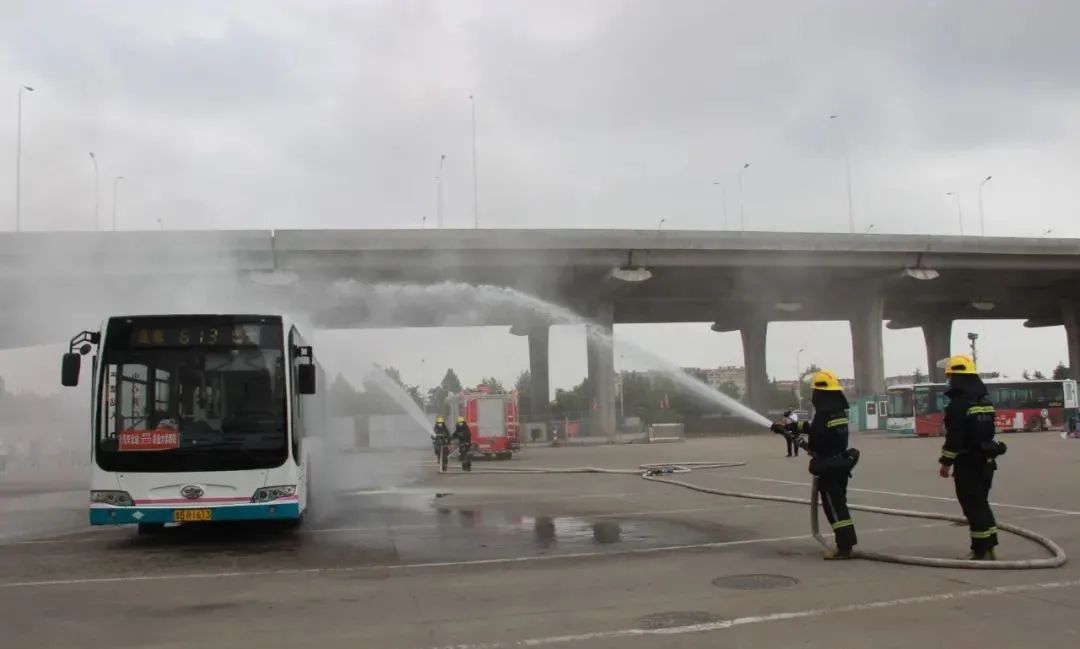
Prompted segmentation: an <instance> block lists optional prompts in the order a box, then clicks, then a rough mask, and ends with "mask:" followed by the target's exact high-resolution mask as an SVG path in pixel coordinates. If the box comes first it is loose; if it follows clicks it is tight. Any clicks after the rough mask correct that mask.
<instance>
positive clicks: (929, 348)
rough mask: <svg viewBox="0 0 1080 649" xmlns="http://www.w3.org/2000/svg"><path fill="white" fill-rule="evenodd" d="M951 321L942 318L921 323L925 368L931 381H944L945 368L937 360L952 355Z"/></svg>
mask: <svg viewBox="0 0 1080 649" xmlns="http://www.w3.org/2000/svg"><path fill="white" fill-rule="evenodd" d="M952 325H953V321H952V320H949V319H945V318H942V319H940V320H934V321H932V322H926V323H923V325H922V332H923V340H925V341H926V369H927V373H928V374H929V376H930V381H931V382H933V383H944V382H945V368H943V367H938V366H937V364H938V361H940V360H941V359H943V358H948V357H949V356H951V355H952V351H951V350H952Z"/></svg>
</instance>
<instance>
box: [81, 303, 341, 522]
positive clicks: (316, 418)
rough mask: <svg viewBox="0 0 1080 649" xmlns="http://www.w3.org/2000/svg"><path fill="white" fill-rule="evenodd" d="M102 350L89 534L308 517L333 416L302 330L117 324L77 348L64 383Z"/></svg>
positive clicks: (259, 319) (142, 319)
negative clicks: (112, 528)
mask: <svg viewBox="0 0 1080 649" xmlns="http://www.w3.org/2000/svg"><path fill="white" fill-rule="evenodd" d="M95 347H96V350H95ZM94 351H96V353H95V354H94V355H93V357H92V358H93V372H92V380H91V391H92V406H91V422H92V423H91V430H92V438H93V442H92V444H91V447H90V448H91V450H90V453H91V463H90V466H91V470H90V523H91V524H92V525H130V524H134V525H137V526H138V529H139V532H140V533H144V532H150V531H154V530H158V529H161V528H162V527H164V526H165V525H166V524H167V523H192V522H213V521H237V520H258V519H267V520H277V521H282V522H283V523H286V524H299V523H300V522H301V521H302V520H303V518H304V514H305V512H306V511H307V509H308V505H309V503H310V495H311V489H310V485H311V464H312V460H313V459H314V458H315V456H316V451H317V450H318V449H319V444H320V441H319V437H320V431H321V430H322V428H323V426H324V424H325V417H326V412H325V407H324V401H322V400H320V399H319V398H318V397H316V396H315V393H316V383H318V382H320V381H319V380H318V379H317V376H318V375H319V374H321V370H320V368H319V367H318V365H317V364H316V363H315V358H314V354H313V353H312V349H311V347H310V346H308V345H307V343H306V342H305V341H304V339H303V338H302V337H301V336H300V333H299V332H298V331H297V329H296V327H295V326H292V325H291V324H290V323H289V322H288V321H287V320H286V319H285V318H283V317H281V316H273V315H164V316H130V317H113V318H109V319H108V320H107V321H106V322H105V323H104V324H103V325H102V327H101V330H100V331H84V332H82V333H80V334H79V335H78V336H76V337H75V338H73V339H72V341H71V350H70V352H69V353H67V354H65V355H64V362H63V371H62V374H63V376H62V383H63V384H64V385H65V386H75V385H77V384H78V382H79V372H80V366H81V362H80V361H81V356H85V355H87V354H90V353H91V352H94Z"/></svg>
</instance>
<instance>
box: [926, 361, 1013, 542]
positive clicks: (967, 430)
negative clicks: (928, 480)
mask: <svg viewBox="0 0 1080 649" xmlns="http://www.w3.org/2000/svg"><path fill="white" fill-rule="evenodd" d="M945 376H946V377H947V378H948V381H949V389H948V390H946V392H945V396H947V397H949V405H947V406H945V444H944V446H942V447H941V458H940V459H939V460H938V462H939V464H940V465H941V468H940V470H939V473H940V475H941V477H942V478H948V477H949V475H950V473H951V474H952V478H953V484H954V485H955V487H956V499H957V500H958V501H960V508H961V509H962V510H964V517H965V518H967V520H968V526H969V527H970V529H971V553H970V554H969V555H968V556H967V557H966V558H968V559H974V560H977V561H994V560H996V559H997V557H996V556H995V550H994V548H995V547H996V546H997V544H998V538H997V527H996V526H997V522H996V521H995V520H994V512H993V511H992V510H991V509H990V502H989V501H990V487H991V485H992V484H993V481H994V471H996V470H997V460H996V458H997V456H999V455H1001V454H1003V453H1004V452H1005V450H1006V448H1005V445H1004V444H1002V443H1001V442H996V441H994V432H995V431H994V404H993V403H991V402H990V399H989V397H988V396H987V390H986V386H985V385H984V384H983V382H982V379H981V378H979V373H978V371H977V370H976V369H975V361H974V360H973V359H972V358H971V357H970V356H963V355H961V356H953V357H951V358H949V359H948V360H947V361H946V365H945Z"/></svg>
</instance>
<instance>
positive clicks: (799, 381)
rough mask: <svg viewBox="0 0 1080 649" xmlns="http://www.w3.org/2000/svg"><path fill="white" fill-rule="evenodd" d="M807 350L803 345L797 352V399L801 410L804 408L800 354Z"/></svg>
mask: <svg viewBox="0 0 1080 649" xmlns="http://www.w3.org/2000/svg"><path fill="white" fill-rule="evenodd" d="M804 351H806V350H805V349H803V348H802V347H800V348H799V351H797V352H795V400H796V401H797V402H798V404H799V410H802V363H801V362H800V358H799V357H800V356H802V353H803V352H804Z"/></svg>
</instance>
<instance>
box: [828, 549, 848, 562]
mask: <svg viewBox="0 0 1080 649" xmlns="http://www.w3.org/2000/svg"><path fill="white" fill-rule="evenodd" d="M821 558H822V559H825V560H826V561H846V560H848V559H850V558H851V549H850V548H849V549H847V550H841V549H839V548H837V549H835V550H833V549H829V550H825V554H824V555H822V557H821Z"/></svg>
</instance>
